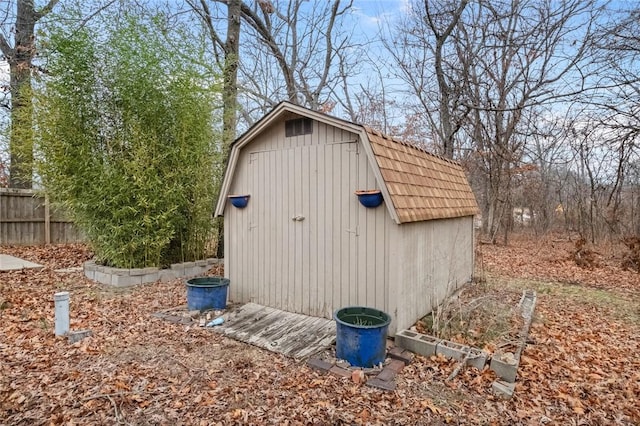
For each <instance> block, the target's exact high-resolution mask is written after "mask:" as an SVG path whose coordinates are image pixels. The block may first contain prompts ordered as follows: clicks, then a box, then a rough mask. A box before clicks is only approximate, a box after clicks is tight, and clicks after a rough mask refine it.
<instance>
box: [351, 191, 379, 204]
mask: <svg viewBox="0 0 640 426" xmlns="http://www.w3.org/2000/svg"><path fill="white" fill-rule="evenodd" d="M355 194H356V195H357V196H358V201H360V204H362V205H363V206H365V207H367V208H375V207H378V206H379V205H380V204H382V192H380V190H378V189H373V190H370V191H356V192H355Z"/></svg>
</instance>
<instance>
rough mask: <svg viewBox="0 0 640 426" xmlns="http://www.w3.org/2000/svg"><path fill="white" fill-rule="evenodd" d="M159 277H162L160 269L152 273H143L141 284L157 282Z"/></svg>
mask: <svg viewBox="0 0 640 426" xmlns="http://www.w3.org/2000/svg"><path fill="white" fill-rule="evenodd" d="M159 279H160V272H159V271H158V272H154V273H151V274H145V275H142V276H141V277H140V283H141V284H147V283H155V282H156V281H158V280H159Z"/></svg>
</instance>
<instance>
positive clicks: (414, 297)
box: [389, 216, 473, 332]
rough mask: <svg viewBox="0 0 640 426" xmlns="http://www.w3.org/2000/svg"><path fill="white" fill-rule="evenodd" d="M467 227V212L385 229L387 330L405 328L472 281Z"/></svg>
mask: <svg viewBox="0 0 640 426" xmlns="http://www.w3.org/2000/svg"><path fill="white" fill-rule="evenodd" d="M472 226H473V219H472V217H471V216H469V217H462V218H456V219H442V220H431V221H427V222H415V223H407V224H403V225H396V226H395V228H392V229H390V236H389V239H390V242H391V246H390V259H389V262H390V298H391V303H392V307H391V309H392V312H391V313H392V315H393V316H394V319H395V324H394V323H392V330H391V331H392V332H395V331H396V330H399V329H403V328H408V327H410V326H411V325H412V324H413V323H414V322H415V321H416V320H417V319H419V318H421V317H422V316H424V315H425V314H426V313H428V312H430V311H431V310H432V309H433V308H435V307H436V306H437V305H438V304H440V303H441V302H442V301H443V300H444V298H445V297H446V296H447V295H448V294H451V293H452V292H453V291H455V289H457V288H459V287H460V286H461V285H463V284H465V283H466V282H468V281H469V280H470V279H471V276H472V273H473V228H472Z"/></svg>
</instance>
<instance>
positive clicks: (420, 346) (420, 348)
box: [395, 330, 440, 356]
mask: <svg viewBox="0 0 640 426" xmlns="http://www.w3.org/2000/svg"><path fill="white" fill-rule="evenodd" d="M395 338H396V345H398V346H399V347H401V348H403V349H407V350H410V351H411V352H415V353H417V354H420V355H424V356H431V355H434V354H435V353H436V347H437V345H438V342H440V339H437V338H435V337H433V336H427V335H426V334H420V333H416V332H413V331H409V330H401V331H400V332H398V333H396V336H395Z"/></svg>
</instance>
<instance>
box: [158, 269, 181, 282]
mask: <svg viewBox="0 0 640 426" xmlns="http://www.w3.org/2000/svg"><path fill="white" fill-rule="evenodd" d="M177 278H178V275H177V274H176V272H175V271H173V270H171V269H163V270H161V271H160V272H159V273H158V279H159V280H160V282H163V283H166V282H167V281H173V280H175V279H177Z"/></svg>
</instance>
